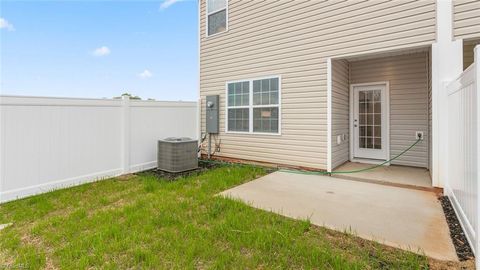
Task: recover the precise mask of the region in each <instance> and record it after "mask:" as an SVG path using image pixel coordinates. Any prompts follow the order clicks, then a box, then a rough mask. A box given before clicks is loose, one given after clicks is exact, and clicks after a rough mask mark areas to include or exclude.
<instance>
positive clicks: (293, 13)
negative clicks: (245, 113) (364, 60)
mask: <svg viewBox="0 0 480 270" xmlns="http://www.w3.org/2000/svg"><path fill="white" fill-rule="evenodd" d="M205 18H206V13H205V1H204V0H202V1H200V98H201V128H202V131H205V96H206V95H213V94H218V95H220V104H221V107H220V128H221V133H220V134H219V135H218V141H221V149H220V152H218V153H216V154H217V155H219V156H224V157H230V158H238V159H249V160H257V161H264V162H272V163H280V164H289V165H295V166H306V167H312V168H319V169H326V160H327V99H326V92H327V85H326V78H327V75H326V59H327V58H329V57H337V56H342V55H346V54H357V53H362V54H363V53H372V52H377V51H380V50H393V49H401V48H407V47H417V46H422V45H428V44H431V43H432V42H434V40H435V1H434V0H425V1H413V0H399V1H385V0H376V1H306V0H295V1H289V0H284V1H273V0H265V1H260V0H230V1H229V7H228V28H229V29H228V32H225V33H222V34H219V35H216V36H212V37H206V35H205V21H206V19H205ZM269 75H281V76H282V82H281V87H282V97H281V103H282V109H281V117H282V123H281V129H282V134H281V135H276V136H273V135H272V136H269V135H253V134H226V133H225V132H224V130H225V125H224V123H225V83H226V82H227V81H231V80H240V79H249V78H255V77H262V76H269Z"/></svg>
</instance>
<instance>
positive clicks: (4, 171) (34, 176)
mask: <svg viewBox="0 0 480 270" xmlns="http://www.w3.org/2000/svg"><path fill="white" fill-rule="evenodd" d="M196 106H197V105H196V103H195V102H164V101H130V100H128V99H126V100H120V99H76V98H50V97H18V96H0V147H1V148H0V202H5V201H9V200H13V199H16V198H20V197H25V196H28V195H32V194H36V193H41V192H45V191H49V190H52V189H57V188H61V187H65V186H70V185H76V184H80V183H85V182H88V181H94V180H97V179H101V178H105V177H110V176H116V175H120V174H122V173H128V172H131V171H139V170H143V169H149V168H153V167H154V166H155V162H156V154H155V153H156V152H155V151H156V140H158V139H161V138H164V137H168V136H186V137H192V138H196V137H197V135H196V134H197V133H196V130H197V126H196V125H197V123H196V122H197V117H196V108H197V107H196Z"/></svg>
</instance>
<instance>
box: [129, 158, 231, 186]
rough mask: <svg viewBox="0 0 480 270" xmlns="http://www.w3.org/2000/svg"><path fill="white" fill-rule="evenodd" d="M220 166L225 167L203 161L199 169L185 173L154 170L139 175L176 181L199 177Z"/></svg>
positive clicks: (199, 163) (199, 164) (200, 161)
mask: <svg viewBox="0 0 480 270" xmlns="http://www.w3.org/2000/svg"><path fill="white" fill-rule="evenodd" d="M220 166H224V164H222V163H217V162H207V161H203V160H199V161H198V168H196V169H193V170H189V171H185V172H167V171H162V170H159V169H153V170H148V171H143V172H140V173H137V174H139V175H140V174H154V175H155V176H156V177H157V178H159V179H162V180H170V181H173V180H176V179H178V178H183V177H189V176H194V175H199V174H200V173H203V172H205V171H208V170H210V169H213V168H217V167H220Z"/></svg>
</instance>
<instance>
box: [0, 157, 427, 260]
mask: <svg viewBox="0 0 480 270" xmlns="http://www.w3.org/2000/svg"><path fill="white" fill-rule="evenodd" d="M265 173H266V171H265V170H264V169H262V168H258V167H250V166H243V167H240V166H222V167H219V168H215V169H212V170H210V171H207V172H204V173H202V174H199V175H196V176H190V177H187V178H182V179H179V180H177V181H162V180H158V179H156V178H155V176H153V175H152V174H148V173H143V174H141V175H135V176H132V177H129V178H126V177H121V178H113V179H109V180H104V181H99V182H95V183H91V184H85V185H81V186H77V187H73V188H69V189H64V190H58V191H54V192H50V193H46V194H43V195H39V196H35V197H30V198H27V199H23V200H18V201H14V202H10V203H6V204H3V205H0V224H2V223H9V222H13V225H12V226H10V227H8V228H6V229H4V230H2V231H0V269H3V268H2V266H3V267H4V268H5V267H6V266H7V267H8V266H15V265H23V266H27V267H28V268H29V269H37V268H49V269H55V268H59V269H84V268H96V269H99V268H101V269H119V268H121V269H125V268H135V269H137V268H161V269H165V268H167V269H172V268H174V269H184V268H187V269H205V268H218V269H225V268H235V269H259V268H260V269H271V268H274V269H284V268H290V269H312V268H313V269H378V268H383V269H418V268H422V269H423V268H427V267H428V265H427V263H428V262H427V259H426V258H425V257H423V256H418V255H415V254H413V253H409V252H405V251H401V250H398V249H394V248H389V247H385V246H382V245H380V244H376V243H373V242H370V241H366V240H362V239H359V238H357V237H354V236H352V235H349V234H343V233H339V232H335V231H331V230H328V229H324V228H319V227H316V226H314V225H311V224H310V223H309V222H308V221H296V220H292V219H289V218H286V217H282V216H280V215H277V214H273V213H269V212H265V211H262V210H258V209H254V208H251V207H249V206H247V205H245V204H243V203H241V202H238V201H233V200H230V199H225V198H222V197H218V196H215V195H216V194H217V193H218V192H220V191H223V190H225V189H228V188H230V187H233V186H236V185H239V184H241V183H244V182H247V181H250V180H252V179H255V178H257V177H259V176H261V175H264V174H265Z"/></svg>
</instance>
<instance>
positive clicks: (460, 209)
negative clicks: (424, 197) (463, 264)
mask: <svg viewBox="0 0 480 270" xmlns="http://www.w3.org/2000/svg"><path fill="white" fill-rule="evenodd" d="M479 60H480V58H479V47H477V48H476V50H475V63H474V64H473V65H471V66H470V67H469V68H468V69H467V70H465V71H464V72H463V73H462V74H461V75H460V77H458V78H457V79H456V80H455V81H453V82H452V83H450V84H449V85H448V87H447V93H448V106H449V108H448V112H449V119H448V125H449V126H448V130H449V134H448V140H449V142H448V153H449V155H448V164H449V167H448V180H447V182H446V183H445V193H446V195H447V196H449V198H450V200H451V201H452V204H453V206H454V208H455V212H456V213H457V216H458V217H459V219H460V222H461V224H462V227H463V229H464V231H465V233H466V235H467V238H468V240H469V242H470V245H471V247H472V248H473V249H474V252H475V253H477V252H478V247H479V245H478V243H479V240H480V239H479V237H478V233H479V230H478V228H479V225H480V224H479V222H478V218H479V207H478V204H479V200H478V194H479V192H478V189H479V185H478V180H479V173H480V171H479V161H480V159H479V154H480V152H479V142H480V140H479V136H480V132H479V129H480V126H479V124H478V121H479V120H480V118H479V109H478V105H479V104H480V102H479V100H480V95H479V93H478V91H479V86H478V81H479V78H480V75H479V63H480V61H479ZM477 255H478V254H477ZM477 263H478V261H477Z"/></svg>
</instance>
